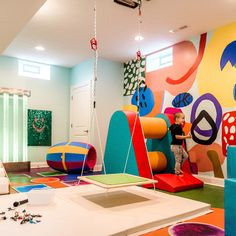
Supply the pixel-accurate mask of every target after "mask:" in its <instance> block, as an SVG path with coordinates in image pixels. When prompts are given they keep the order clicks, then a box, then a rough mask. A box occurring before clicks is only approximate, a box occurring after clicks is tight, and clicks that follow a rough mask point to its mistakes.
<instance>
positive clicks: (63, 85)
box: [0, 56, 71, 162]
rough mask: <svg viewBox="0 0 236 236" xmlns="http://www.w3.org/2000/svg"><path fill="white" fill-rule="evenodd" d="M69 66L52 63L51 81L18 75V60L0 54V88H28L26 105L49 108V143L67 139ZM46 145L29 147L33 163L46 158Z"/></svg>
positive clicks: (31, 107) (41, 108) (29, 154)
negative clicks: (50, 136)
mask: <svg viewBox="0 0 236 236" xmlns="http://www.w3.org/2000/svg"><path fill="white" fill-rule="evenodd" d="M70 72H71V69H68V68H64V67H59V66H51V80H50V81H47V80H39V79H32V78H26V77H20V76H18V59H16V58H12V57H6V56H0V87H7V88H19V89H28V90H31V97H30V98H29V100H28V108H30V109H39V110H50V111H52V144H55V143H58V142H61V141H65V140H67V139H68V138H69V104H70V100H69V98H70ZM47 149H48V147H28V158H29V160H30V161H32V162H41V161H45V154H46V152H47Z"/></svg>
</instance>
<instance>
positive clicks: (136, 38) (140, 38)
mask: <svg viewBox="0 0 236 236" xmlns="http://www.w3.org/2000/svg"><path fill="white" fill-rule="evenodd" d="M134 39H135V40H136V41H142V40H143V39H144V37H143V36H142V35H136V36H135V38H134Z"/></svg>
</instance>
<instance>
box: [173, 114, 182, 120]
mask: <svg viewBox="0 0 236 236" xmlns="http://www.w3.org/2000/svg"><path fill="white" fill-rule="evenodd" d="M181 115H183V113H182V112H176V113H175V114H174V120H175V121H176V119H177V118H179V117H180V116H181Z"/></svg>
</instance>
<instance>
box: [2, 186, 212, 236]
mask: <svg viewBox="0 0 236 236" xmlns="http://www.w3.org/2000/svg"><path fill="white" fill-rule="evenodd" d="M25 198H26V194H23V193H20V194H11V195H8V196H0V212H2V211H6V212H7V208H8V207H10V206H11V205H12V203H13V202H14V201H20V200H23V199H25ZM23 209H26V210H27V212H30V213H33V214H41V215H42V216H43V217H42V219H41V220H42V222H41V223H39V224H25V225H20V224H19V223H18V222H14V221H12V220H10V219H8V220H6V221H1V222H0V227H1V232H4V235H15V234H16V232H17V235H18V236H25V235H34V236H42V235H49V234H51V235H56V236H78V235H79V236H90V235H91V236H94V235H96V236H100V235H102V236H107V235H129V234H136V233H137V232H141V231H144V230H147V229H150V228H158V227H160V226H161V225H167V224H171V223H172V222H176V221H181V220H182V219H186V218H192V217H195V216H197V215H201V214H206V213H208V212H209V211H210V205H209V204H205V203H201V202H197V201H192V200H188V199H184V198H180V197H175V196H171V195H168V194H164V193H160V192H155V191H153V190H148V189H144V188H141V187H136V186H133V187H127V188H120V189H113V190H109V191H107V190H104V189H102V188H100V187H97V186H95V185H92V184H90V185H81V186H76V187H68V188H63V189H56V190H55V200H54V203H52V204H50V205H44V206H30V205H29V204H25V205H22V206H20V207H18V209H17V210H18V211H22V210H23ZM13 213H14V212H7V216H12V215H13Z"/></svg>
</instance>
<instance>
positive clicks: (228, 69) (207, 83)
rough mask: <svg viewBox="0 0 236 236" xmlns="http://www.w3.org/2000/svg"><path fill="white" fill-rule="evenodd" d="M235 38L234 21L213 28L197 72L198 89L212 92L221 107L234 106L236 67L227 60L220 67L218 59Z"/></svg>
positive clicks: (202, 91)
mask: <svg viewBox="0 0 236 236" xmlns="http://www.w3.org/2000/svg"><path fill="white" fill-rule="evenodd" d="M235 40H236V23H233V24H230V25H227V26H225V27H222V28H219V29H217V30H215V31H214V32H213V34H212V36H211V38H210V40H209V42H208V45H207V48H206V50H205V53H204V56H203V59H202V62H201V64H200V66H199V68H198V72H197V76H196V79H197V82H198V90H199V93H200V94H201V95H202V94H204V93H212V94H213V95H214V96H215V97H216V98H217V100H218V101H219V103H220V104H221V106H222V107H234V106H235V105H236V101H235V100H234V94H233V90H234V86H235V84H236V68H235V67H234V66H232V65H231V64H230V62H228V63H227V64H226V65H225V67H224V68H223V69H222V71H221V68H220V60H221V56H222V53H223V52H224V49H225V48H226V46H227V45H228V44H230V43H231V42H233V41H235Z"/></svg>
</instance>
